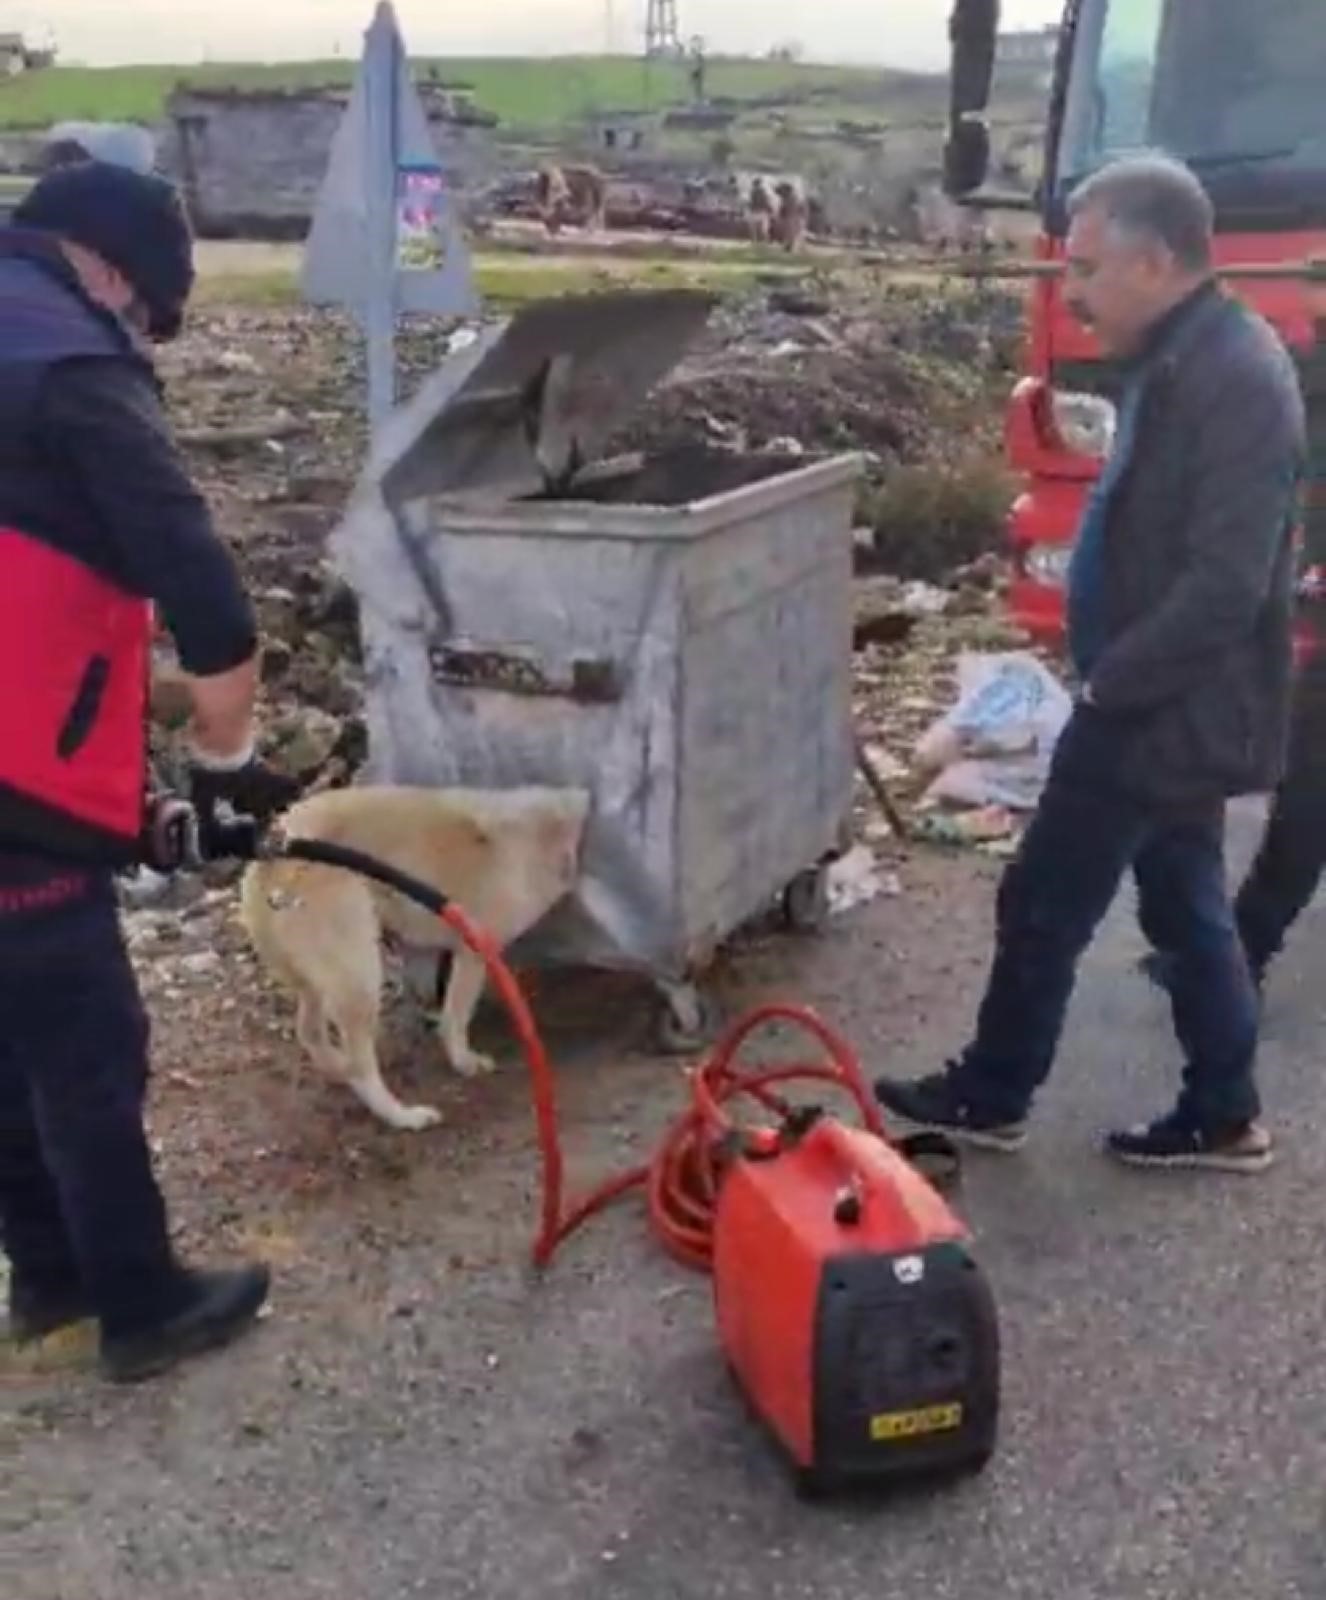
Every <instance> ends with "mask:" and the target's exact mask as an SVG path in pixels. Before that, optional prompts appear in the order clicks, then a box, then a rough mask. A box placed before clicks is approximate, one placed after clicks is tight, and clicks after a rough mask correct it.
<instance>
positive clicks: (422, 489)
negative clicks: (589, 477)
mask: <svg viewBox="0 0 1326 1600" xmlns="http://www.w3.org/2000/svg"><path fill="white" fill-rule="evenodd" d="M716 304H717V296H716V295H713V294H709V293H706V292H704V291H701V290H694V289H669V290H654V291H638V290H631V291H620V292H617V293H611V294H596V295H575V296H568V297H566V298H564V299H556V300H540V301H537V302H535V303H534V304H532V305H530V306H527V307H526V308H524V309H523V310H522V311H520V312H518V313H517V314H516V315H515V316H513V317H511V318H509V319H508V320H507V321H505V322H503V323H500V324H498V325H497V326H496V327H494V328H492V329H489V330H487V331H486V332H485V333H484V334H482V335H481V336H480V337H479V339H478V340H476V341H475V342H474V343H473V344H472V345H470V347H469V348H468V349H466V350H465V351H464V352H463V353H462V354H461V355H459V356H456V357H453V358H452V359H451V360H449V361H447V362H446V363H445V364H444V365H443V367H442V368H441V369H440V371H438V372H437V373H435V374H434V375H433V377H432V378H430V379H429V380H428V382H427V383H426V384H425V385H424V386H423V387H422V388H421V390H420V391H419V393H418V395H416V397H415V399H414V400H413V401H411V402H410V404H409V406H408V407H407V411H408V412H409V414H410V420H409V421H408V422H406V419H404V418H402V422H406V425H405V426H404V428H403V429H402V430H401V431H400V432H397V433H396V435H395V448H389V449H388V450H387V452H386V454H387V459H386V460H384V461H382V462H381V463H380V467H381V471H382V488H383V491H384V493H385V494H386V496H387V498H388V499H389V500H390V501H397V502H399V501H401V500H407V499H412V498H415V497H417V496H420V495H429V494H445V493H454V492H457V491H464V490H471V489H485V488H489V489H501V490H502V491H503V492H504V493H506V494H508V495H511V494H520V493H537V492H539V491H540V490H545V489H551V490H556V489H559V488H563V487H565V486H566V485H567V484H568V483H569V482H570V480H571V478H572V477H573V476H574V474H575V472H576V471H577V469H578V468H580V467H581V466H583V465H585V464H586V463H587V462H589V461H592V460H593V459H595V458H596V457H597V456H598V454H599V452H600V451H601V450H602V449H603V447H604V445H605V444H606V443H607V441H608V439H609V438H610V437H611V435H612V434H613V433H614V432H615V431H616V430H617V429H618V428H619V427H620V426H621V425H622V423H623V421H624V420H625V419H626V418H627V416H628V415H629V414H630V413H631V412H632V411H633V410H634V409H635V407H636V406H637V405H638V404H639V403H640V401H641V400H643V399H644V397H645V395H646V394H648V392H649V390H650V389H651V388H652V387H653V386H654V384H655V383H657V382H658V381H659V379H660V378H662V377H664V376H665V375H666V374H667V373H668V372H669V371H670V370H671V369H672V368H673V367H674V366H675V365H676V364H677V362H678V361H679V360H680V359H681V357H682V356H683V355H684V354H685V352H686V349H687V348H688V347H689V345H690V344H691V343H692V341H693V340H694V339H695V338H696V337H697V336H698V334H699V333H700V331H701V329H703V327H704V325H705V323H706V322H707V321H708V320H709V315H710V313H711V312H712V310H713V308H714V306H715V305H716Z"/></svg>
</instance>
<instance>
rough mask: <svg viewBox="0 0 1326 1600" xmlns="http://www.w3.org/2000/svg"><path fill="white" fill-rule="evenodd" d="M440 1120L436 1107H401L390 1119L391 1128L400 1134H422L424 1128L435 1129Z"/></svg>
mask: <svg viewBox="0 0 1326 1600" xmlns="http://www.w3.org/2000/svg"><path fill="white" fill-rule="evenodd" d="M441 1120H442V1113H441V1112H440V1111H439V1110H438V1109H437V1107H436V1106H402V1107H401V1108H400V1110H399V1111H398V1112H397V1113H396V1114H395V1116H394V1117H393V1118H392V1124H391V1125H392V1127H393V1128H399V1129H400V1130H401V1132H402V1133H422V1132H423V1130H424V1129H425V1128H435V1127H436V1126H437V1125H438V1123H439V1122H441Z"/></svg>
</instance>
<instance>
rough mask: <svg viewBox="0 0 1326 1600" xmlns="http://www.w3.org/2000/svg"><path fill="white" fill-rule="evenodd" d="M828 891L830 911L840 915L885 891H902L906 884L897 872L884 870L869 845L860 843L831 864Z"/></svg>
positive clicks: (830, 913) (887, 893)
mask: <svg viewBox="0 0 1326 1600" xmlns="http://www.w3.org/2000/svg"><path fill="white" fill-rule="evenodd" d="M828 891H829V915H830V916H834V917H838V916H842V915H843V913H844V912H847V911H854V910H856V908H857V907H858V906H865V905H869V904H870V902H871V901H872V900H878V899H879V898H880V897H881V896H883V895H889V896H893V895H898V894H901V893H902V884H901V882H900V880H899V878H898V875H897V873H894V872H888V873H885V872H881V870H880V866H879V862H878V861H877V860H876V859H875V853H874V851H873V850H871V849H870V847H869V846H868V845H864V844H858V845H853V847H852V848H851V849H850V850H849V851H848V852H847V854H846V855H845V856H840V857H839V858H838V860H837V861H835V862H834V863H833V865H832V866H831V867H830V868H829V871H828Z"/></svg>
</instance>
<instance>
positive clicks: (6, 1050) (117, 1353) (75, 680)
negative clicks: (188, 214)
mask: <svg viewBox="0 0 1326 1600" xmlns="http://www.w3.org/2000/svg"><path fill="white" fill-rule="evenodd" d="M14 221H15V226H14V227H13V228H12V229H11V230H8V231H4V232H0V686H2V687H0V1242H2V1243H3V1246H4V1250H5V1253H6V1255H7V1256H8V1258H9V1264H10V1290H9V1300H10V1329H11V1333H12V1334H13V1335H14V1336H16V1337H18V1338H20V1339H23V1338H32V1337H39V1336H41V1335H43V1334H45V1333H47V1332H49V1331H52V1330H54V1329H56V1328H58V1327H60V1326H62V1325H63V1324H65V1323H67V1322H70V1321H73V1320H76V1319H79V1318H81V1317H84V1316H87V1315H93V1316H96V1317H97V1318H98V1319H99V1321H100V1325H101V1354H102V1363H103V1368H104V1370H105V1371H106V1373H107V1374H108V1375H109V1376H111V1377H113V1378H117V1379H134V1378H139V1377H143V1376H146V1375H148V1374H150V1373H153V1372H158V1371H161V1370H163V1369H164V1368H166V1367H168V1366H170V1365H172V1364H173V1363H174V1362H175V1361H177V1360H179V1359H180V1358H181V1357H183V1356H186V1355H189V1354H191V1353H193V1352H194V1351H198V1350H201V1349H204V1348H207V1347H209V1346H212V1345H216V1344H220V1343H221V1342H223V1341H224V1340H226V1339H228V1338H229V1337H231V1336H232V1335H233V1334H235V1333H237V1332H238V1331H240V1330H241V1329H243V1328H244V1327H247V1326H248V1325H249V1324H250V1323H251V1322H252V1321H253V1319H254V1317H255V1316H256V1315H257V1312H258V1311H259V1309H260V1307H261V1305H262V1303H263V1301H264V1298H265V1296H266V1293H267V1273H266V1270H265V1268H262V1267H258V1266H250V1267H245V1268H242V1269H239V1270H236V1271H197V1270H190V1269H188V1268H186V1267H185V1266H184V1265H182V1264H181V1263H180V1262H179V1261H178V1260H177V1258H176V1256H175V1253H174V1251H173V1250H172V1247H171V1242H170V1237H169V1232H168V1228H167V1219H166V1211H165V1206H164V1203H163V1200H162V1196H161V1193H160V1190H159V1188H158V1186H157V1182H156V1178H155V1176H154V1174H153V1170H152V1162H151V1158H150V1155H149V1151H148V1146H147V1140H146V1137H145V1134H144V1128H143V1097H144V1089H145V1085H146V1080H147V1040H148V1025H147V1020H146V1017H145V1014H144V1010H143V1006H142V1002H141V1000H140V998H139V994H138V989H137V985H136V982H135V978H134V974H133V971H132V968H131V966H130V963H129V960H128V956H127V954H126V952H125V947H124V944H123V941H122V938H121V935H120V931H119V926H118V920H117V914H116V898H115V891H114V873H115V870H116V869H117V868H119V867H123V866H127V865H129V864H130V863H132V862H134V861H135V860H138V859H141V858H142V854H143V850H144V839H145V837H146V835H147V834H148V832H149V831H150V823H151V815H150V808H149V806H148V804H147V802H146V798H145V791H146V773H147V746H146V720H147V717H146V713H147V684H148V677H149V671H150V652H151V643H152V630H153V607H154V606H155V607H156V608H158V609H159V611H160V613H161V615H162V618H163V620H164V622H165V623H166V625H167V626H168V627H169V629H170V630H171V632H172V634H173V635H174V639H175V642H176V645H177V648H178V652H179V656H180V660H181V664H182V666H183V668H184V669H185V671H186V672H187V673H188V674H189V675H190V676H189V680H188V681H189V684H190V689H191V695H192V700H193V709H194V715H193V722H192V730H191V734H192V755H193V760H194V763H195V774H196V776H195V785H194V787H195V796H196V798H197V799H198V800H199V801H200V802H203V803H205V804H206V805H207V806H209V807H210V806H213V805H214V804H215V802H216V801H217V800H219V799H221V798H225V799H228V800H229V801H230V802H231V803H232V804H233V806H234V808H235V809H236V810H238V811H245V812H248V813H250V814H253V815H266V814H270V812H271V811H272V810H273V809H275V808H276V807H278V806H279V805H280V804H282V803H283V802H284V801H288V799H289V798H290V790H289V786H288V785H286V784H285V783H284V781H283V780H280V779H278V778H277V777H276V775H274V774H272V773H270V772H269V771H268V769H266V768H265V767H264V766H263V765H262V764H261V763H260V762H259V761H258V760H257V759H256V758H255V756H254V748H253V740H254V723H253V716H254V699H255V686H256V676H257V674H256V668H255V649H256V643H257V640H256V633H255V626H254V619H253V613H252V610H251V608H250V605H249V602H248V600H247V598H246V597H245V594H244V592H243V590H242V588H241V586H240V583H239V579H238V575H237V573H236V570H235V567H234V564H233V562H232V561H231V558H230V556H229V554H228V552H227V551H226V549H225V546H224V545H223V544H222V543H221V542H220V540H219V539H218V538H217V536H216V534H215V532H214V530H213V528H212V525H211V522H210V519H209V517H208V513H207V510H206V507H205V506H204V504H203V502H202V501H201V499H200V498H199V496H198V494H197V493H196V491H195V490H194V488H193V486H192V484H191V483H190V481H189V478H188V475H187V473H186V472H185V470H184V468H183V466H182V464H181V462H180V459H179V457H178V455H177V453H176V451H175V448H174V446H173V444H172V441H171V437H170V434H169V432H168V429H167V425H166V422H165V419H164V416H163V413H162V409H161V402H160V399H159V394H158V388H157V383H156V379H155V376H154V372H153V368H152V365H151V362H150V359H149V357H148V355H147V354H146V350H147V340H149V339H167V338H170V337H172V336H173V335H174V334H175V333H176V332H177V331H178V329H179V326H180V322H181V318H182V316H183V312H184V307H185V303H186V301H187V298H188V295H189V292H190V289H191V286H192V281H193V266H192V243H191V240H190V237H189V230H188V226H187V222H186V219H185V217H184V213H183V210H182V208H181V206H180V204H179V201H178V198H177V197H176V195H175V192H174V191H173V190H172V189H171V188H170V186H169V185H167V184H165V183H164V182H162V181H161V180H159V179H156V178H152V177H148V176H145V175H143V174H140V173H135V172H131V171H129V170H127V169H126V168H123V167H118V166H110V165H102V164H98V163H94V162H87V163H81V164H77V165H72V166H68V167H66V168H64V169H62V170H60V171H57V172H54V173H52V174H50V175H49V176H47V177H46V178H44V179H42V180H41V182H40V183H38V185H37V186H36V187H35V188H34V189H33V190H32V191H31V193H30V194H29V195H28V197H27V198H26V199H25V200H24V201H23V203H22V204H21V205H20V206H19V208H18V209H17V211H16V213H15V219H14Z"/></svg>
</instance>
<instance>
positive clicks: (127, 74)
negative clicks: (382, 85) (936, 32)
mask: <svg viewBox="0 0 1326 1600" xmlns="http://www.w3.org/2000/svg"><path fill="white" fill-rule="evenodd" d="M429 65H430V63H429V62H427V61H420V62H418V63H417V64H416V67H417V70H419V71H423V70H426V69H427V67H428V66H429ZM437 67H438V70H439V71H440V73H441V74H442V75H443V77H444V78H445V79H446V80H448V81H451V82H461V83H469V84H472V85H473V86H474V89H475V93H476V99H477V100H478V103H479V105H480V106H481V107H482V108H483V109H484V110H486V111H491V112H493V113H494V114H495V115H496V116H497V117H499V118H500V119H501V121H502V123H503V124H505V125H506V126H508V127H510V128H526V129H530V130H543V129H552V128H556V127H559V126H561V125H562V124H564V123H566V122H568V121H571V120H573V119H575V118H577V117H581V116H583V115H585V114H586V113H589V112H593V111H596V110H621V109H625V108H650V109H659V108H662V107H666V106H670V105H681V104H685V103H687V102H688V101H689V99H690V93H691V91H690V82H689V78H688V76H687V72H686V68H685V67H684V65H682V64H681V63H677V62H654V63H650V64H648V65H646V64H645V63H644V62H643V61H640V60H635V59H631V58H627V57H606V56H605V57H590V56H586V57H558V58H553V57H549V58H544V59H533V58H530V59H519V58H509V59H502V58H488V59H476V60H464V59H461V60H457V59H450V60H446V61H439V62H438V63H437ZM353 71H354V63H352V62H348V61H309V62H297V63H289V64H281V65H275V66H259V65H252V64H250V65H229V66H227V65H221V64H210V65H207V66H198V67H169V66H161V67H156V66H152V67H105V68H83V67H53V68H51V69H49V70H48V71H45V72H36V73H33V74H31V75H30V76H27V77H22V78H16V79H13V80H8V81H4V82H0V128H38V127H47V126H49V125H50V124H51V123H52V122H57V121H60V120H61V119H63V118H103V119H106V120H123V121H134V122H153V121H155V120H156V119H157V118H159V117H160V116H161V114H162V111H163V109H164V107H165V103H166V99H167V97H168V96H169V94H170V92H171V90H172V88H174V86H175V85H176V84H177V83H179V82H180V81H181V80H185V81H188V82H190V83H199V84H209V85H214V86H224V87H230V86H234V87H239V88H249V89H254V88H291V87H295V86H298V85H301V84H315V83H347V82H348V81H349V80H350V78H351V76H352V74H353ZM936 85H937V80H936V79H934V78H927V77H922V76H917V75H914V74H910V73H899V72H892V71H889V70H887V69H883V68H881V69H877V70H872V69H866V68H851V67H819V66H811V65H792V64H787V63H781V62H769V61H735V60H734V61H715V62H713V63H711V65H710V68H709V77H708V93H709V95H710V96H711V97H714V98H723V97H730V98H732V99H738V100H758V99H761V98H763V97H765V96H771V97H784V96H785V97H787V98H789V99H794V98H797V97H799V96H802V95H811V94H816V93H817V92H819V93H823V94H825V95H826V96H827V97H828V100H829V103H833V102H841V103H842V104H846V105H852V106H855V107H862V106H874V107H877V108H878V112H879V113H880V114H881V115H882V114H883V113H884V112H885V110H886V108H887V109H888V111H889V112H890V113H893V112H896V109H897V107H898V105H899V102H900V101H902V102H907V101H909V100H911V101H913V103H915V99H918V98H919V99H923V100H926V101H933V100H934V98H935V94H936Z"/></svg>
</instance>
